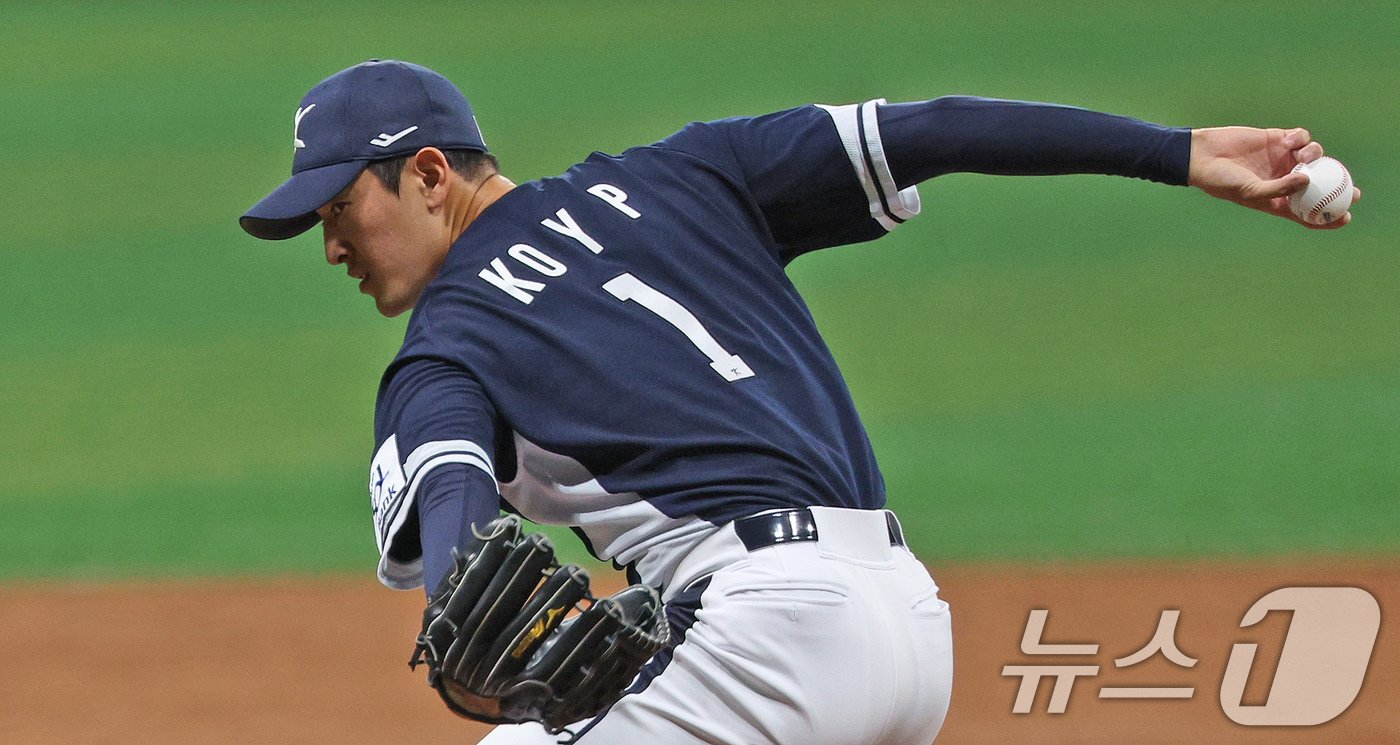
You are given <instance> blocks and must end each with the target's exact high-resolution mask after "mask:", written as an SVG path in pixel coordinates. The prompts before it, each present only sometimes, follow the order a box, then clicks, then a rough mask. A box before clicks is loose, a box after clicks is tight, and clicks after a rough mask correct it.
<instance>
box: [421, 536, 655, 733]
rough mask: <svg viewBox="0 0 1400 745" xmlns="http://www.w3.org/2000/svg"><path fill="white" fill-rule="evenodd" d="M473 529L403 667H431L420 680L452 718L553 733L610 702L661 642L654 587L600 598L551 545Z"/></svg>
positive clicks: (546, 541)
mask: <svg viewBox="0 0 1400 745" xmlns="http://www.w3.org/2000/svg"><path fill="white" fill-rule="evenodd" d="M472 533H473V535H474V540H473V541H472V543H471V545H469V546H468V547H467V551H466V553H465V555H464V554H460V553H457V552H455V551H454V557H453V558H454V560H455V568H454V570H453V572H452V574H450V575H448V576H447V577H446V578H445V579H444V580H443V583H442V585H440V586H439V587H438V588H437V590H436V591H435V592H434V593H433V596H432V599H431V600H430V601H429V603H428V608H427V610H426V611H424V612H423V633H421V634H419V636H418V645H417V647H416V648H415V649H414V652H413V659H412V660H410V661H409V666H410V667H417V666H418V665H419V664H420V663H424V662H426V663H427V665H428V684H429V685H431V686H433V687H434V688H436V689H437V690H438V693H439V694H440V695H441V696H442V700H443V701H445V702H446V703H447V707H448V708H449V709H451V710H452V711H454V712H456V713H458V714H460V715H462V716H464V717H468V718H471V719H476V720H479V721H483V722H491V723H494V724H503V723H512V722H526V721H534V722H540V723H542V724H543V725H544V726H545V728H546V729H548V730H549V731H550V732H553V733H558V732H560V731H562V730H563V728H564V727H565V726H566V725H568V724H571V723H573V722H577V721H580V720H583V719H587V718H589V717H592V716H594V715H596V714H598V713H600V712H602V711H603V710H604V709H606V708H607V707H609V706H611V705H612V704H613V702H615V701H617V699H618V698H620V697H621V696H622V693H623V691H625V690H626V689H627V686H628V685H629V684H630V683H631V682H632V679H633V678H635V677H636V676H637V672H638V671H639V670H641V668H642V665H644V664H646V661H647V660H649V659H651V656H652V655H654V654H656V653H657V652H658V651H660V650H661V649H662V648H663V647H665V646H666V643H667V641H668V639H669V632H668V626H667V624H666V614H665V612H664V610H663V606H662V604H661V598H660V597H658V596H657V594H656V591H655V590H653V589H651V588H650V587H647V586H645V585H633V586H631V587H629V588H627V589H625V590H623V591H622V592H619V593H618V594H616V595H613V596H612V597H610V598H605V599H602V600H597V599H594V597H593V595H592V594H591V593H589V591H588V573H587V572H585V571H583V570H582V569H580V568H579V567H577V566H574V565H572V564H570V565H565V566H562V567H561V566H559V564H558V562H557V561H555V559H554V547H553V546H551V545H550V543H549V539H547V538H545V537H544V536H543V535H538V534H536V535H524V534H522V533H521V529H520V521H519V520H518V519H516V518H514V517H503V518H500V519H498V520H493V521H491V522H490V523H488V524H487V525H486V527H485V529H483V530H482V531H480V532H478V531H477V530H476V529H475V528H473V529H472ZM575 610H578V611H579V612H578V614H577V615H571V614H572V613H573V611H575Z"/></svg>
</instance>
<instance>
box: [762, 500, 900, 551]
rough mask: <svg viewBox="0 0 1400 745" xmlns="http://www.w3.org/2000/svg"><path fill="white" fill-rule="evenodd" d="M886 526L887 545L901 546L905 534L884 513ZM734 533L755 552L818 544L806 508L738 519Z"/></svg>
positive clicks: (891, 516)
mask: <svg viewBox="0 0 1400 745" xmlns="http://www.w3.org/2000/svg"><path fill="white" fill-rule="evenodd" d="M884 512H885V524H886V525H888V526H889V532H890V545H891V546H903V545H904V531H903V530H901V529H900V527H899V521H898V520H896V519H895V517H894V513H893V512H890V511H888V510H885V511H884ZM734 532H735V534H737V535H738V536H739V540H740V541H742V542H743V544H744V548H747V549H748V550H750V551H757V550H758V549H760V548H768V547H769V546H776V545H778V544H780V543H798V542H801V541H815V540H817V521H816V520H814V519H813V518H812V512H811V511H810V510H808V509H807V508H805V507H802V508H798V509H792V510H778V511H777V512H765V513H763V514H761V515H750V516H749V517H741V518H739V519H738V520H735V521H734Z"/></svg>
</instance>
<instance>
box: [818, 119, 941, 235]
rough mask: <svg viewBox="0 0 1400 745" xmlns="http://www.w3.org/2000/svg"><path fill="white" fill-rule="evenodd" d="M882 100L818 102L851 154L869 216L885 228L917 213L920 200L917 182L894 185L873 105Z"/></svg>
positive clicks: (847, 155)
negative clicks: (837, 103) (857, 102)
mask: <svg viewBox="0 0 1400 745" xmlns="http://www.w3.org/2000/svg"><path fill="white" fill-rule="evenodd" d="M882 103H885V99H883V98H877V99H874V100H873V101H866V102H865V103H863V104H859V105H857V104H848V105H845V106H828V105H826V104H817V106H818V107H820V108H821V109H823V110H824V111H826V113H827V114H829V115H830V116H831V121H832V123H833V124H835V125H836V132H837V134H838V135H839V136H840V137H841V144H842V146H843V147H844V148H845V150H846V157H847V158H850V161H851V166H852V167H853V168H855V171H856V178H857V179H858V180H859V181H860V186H861V189H863V190H864V191H865V198H866V200H868V202H869V204H870V216H871V217H872V218H874V219H875V221H876V222H878V223H880V226H881V227H883V228H884V229H885V230H886V231H890V230H894V229H895V228H897V227H899V224H900V223H902V222H904V221H905V220H908V219H909V218H911V217H913V216H915V215H917V214H919V210H920V208H921V204H920V201H919V188H918V186H910V187H908V188H906V189H896V188H895V186H896V185H895V182H894V176H893V175H892V174H891V173H890V165H889V162H888V161H887V160H886V159H885V148H884V144H883V143H882V142H881V141H880V124H879V120H878V119H877V118H876V108H877V107H878V106H879V105H880V104H882Z"/></svg>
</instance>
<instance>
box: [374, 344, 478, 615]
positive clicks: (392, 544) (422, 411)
mask: <svg viewBox="0 0 1400 745" xmlns="http://www.w3.org/2000/svg"><path fill="white" fill-rule="evenodd" d="M374 429H375V452H374V457H373V459H372V460H371V463H370V471H369V495H370V503H371V507H372V510H373V516H374V531H375V541H376V545H377V546H378V549H379V555H380V559H379V569H378V575H379V581H380V582H382V583H383V584H384V585H385V586H387V587H390V588H393V589H396V590H408V589H413V588H415V587H418V586H420V585H423V584H424V582H425V571H424V567H425V561H424V556H425V554H426V555H427V556H428V561H427V562H426V564H427V566H428V568H429V569H431V570H432V571H431V572H430V574H432V575H434V577H435V576H436V575H440V574H442V573H443V571H444V568H445V567H446V566H447V563H448V556H450V549H451V547H452V546H453V545H455V544H456V543H458V542H459V541H460V539H461V537H462V536H463V535H465V534H466V533H467V531H469V529H470V525H471V524H472V523H473V522H476V523H484V522H486V521H488V520H490V519H492V518H494V517H495V516H496V515H497V514H498V510H499V504H500V496H499V492H498V491H497V482H496V477H495V465H494V462H493V461H494V449H495V445H496V442H497V440H498V437H497V432H498V429H500V428H499V426H498V422H497V416H496V411H495V408H494V407H493V406H492V404H491V402H490V400H489V399H488V398H487V396H486V394H485V392H484V391H483V390H482V388H481V385H480V384H479V383H478V382H477V381H476V379H475V378H473V377H472V376H471V374H470V373H469V372H468V371H466V370H465V369H463V368H462V367H460V366H458V365H455V364H453V363H451V362H447V361H444V360H440V359H435V358H425V357H418V358H406V359H405V358H400V359H399V360H397V361H395V363H394V364H393V365H391V366H390V368H389V370H388V371H387V372H385V374H384V378H383V380H382V381H381V383H380V388H379V400H378V403H377V405H376V406H375V424H374Z"/></svg>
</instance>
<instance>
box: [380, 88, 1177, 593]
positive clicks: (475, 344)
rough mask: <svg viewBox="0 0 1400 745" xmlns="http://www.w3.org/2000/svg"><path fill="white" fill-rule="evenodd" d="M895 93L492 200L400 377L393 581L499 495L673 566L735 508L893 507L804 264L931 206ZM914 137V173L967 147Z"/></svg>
mask: <svg viewBox="0 0 1400 745" xmlns="http://www.w3.org/2000/svg"><path fill="white" fill-rule="evenodd" d="M880 103H883V102H873V101H872V102H869V103H866V104H863V105H860V106H855V105H851V106H830V107H829V106H804V107H800V108H796V109H792V110H788V111H782V112H778V113H774V114H769V115H765V116H760V117H753V118H736V119H727V120H723V121H716V122H709V123H695V124H691V125H689V126H687V127H685V128H684V129H682V130H681V131H680V132H678V133H676V134H675V135H672V136H671V137H669V138H667V139H665V140H663V141H661V142H658V143H656V144H653V145H649V146H645V147H639V148H634V149H632V150H628V151H626V152H624V153H623V154H621V155H616V156H614V155H605V154H602V153H594V154H593V155H591V156H590V157H589V158H588V159H587V160H585V161H584V162H583V163H580V164H578V165H576V166H574V167H572V168H570V169H569V170H568V171H567V172H566V173H564V174H563V175H561V176H559V177H557V178H547V179H542V180H539V181H535V182H531V183H528V184H523V185H521V186H518V187H516V188H515V189H513V190H512V191H510V192H508V193H507V194H505V195H504V196H503V197H502V198H501V199H499V200H498V201H497V202H495V203H494V204H492V205H491V206H489V207H488V208H487V209H486V210H485V211H484V212H483V213H482V214H481V215H480V216H479V217H478V218H477V219H476V220H475V221H473V222H472V223H471V225H470V226H469V227H468V228H467V230H466V231H465V232H464V233H463V234H462V235H461V236H460V238H459V239H458V240H457V241H456V242H455V243H454V245H453V246H452V248H451V250H450V252H449V253H448V256H447V258H446V260H445V263H444V264H443V266H442V268H441V270H440V272H439V274H438V275H437V277H436V278H435V279H434V280H433V281H432V282H431V283H430V284H429V285H428V286H427V288H426V290H425V291H424V292H423V294H422V296H421V298H420V300H419V302H418V304H417V306H416V308H415V310H414V313H413V317H412V319H411V321H410V323H409V327H408V332H407V335H406V338H405V340H404V344H403V348H402V350H401V351H400V352H399V354H398V356H397V357H396V358H395V360H394V361H393V363H392V364H391V365H390V366H389V368H388V370H387V371H386V373H385V375H384V378H383V381H382V383H381V386H380V391H379V402H378V406H377V409H376V417H375V431H376V450H375V455H374V459H373V464H372V467H371V474H370V492H371V497H372V501H373V506H374V516H375V526H376V529H377V537H378V541H379V548H380V551H381V555H382V560H381V562H380V568H379V575H380V579H381V580H382V581H383V582H384V583H385V584H387V585H389V586H391V587H398V588H409V587H414V586H417V585H418V584H420V583H422V582H423V581H424V578H423V575H424V565H423V558H422V553H423V546H422V545H421V544H420V536H419V530H418V526H419V521H420V519H421V520H454V521H457V522H459V523H464V524H465V523H467V522H468V521H469V520H471V519H480V518H487V517H490V516H494V514H495V513H496V509H497V507H498V506H504V507H505V508H506V509H509V510H512V511H516V512H519V513H520V514H522V515H524V516H525V517H527V518H529V519H531V520H534V521H537V522H541V523H550V524H561V525H569V526H573V527H575V528H576V529H577V531H578V532H579V533H580V534H581V535H582V536H583V538H584V539H585V541H586V542H587V544H588V546H589V548H590V550H591V551H592V552H593V553H594V554H595V555H596V556H598V557H599V558H602V559H611V560H613V561H615V562H617V563H619V564H626V565H630V566H631V568H632V569H633V570H634V571H635V572H636V575H637V576H638V577H639V578H640V579H641V580H642V581H645V582H648V583H650V584H653V585H660V584H662V583H664V581H665V579H666V578H667V577H668V576H669V574H670V572H671V571H672V570H673V569H674V567H675V564H676V563H677V562H678V561H679V559H680V558H681V557H682V556H683V555H684V554H685V553H686V552H687V551H688V550H689V548H690V547H691V546H692V545H693V544H694V543H695V542H696V541H698V540H699V539H700V538H702V537H703V536H704V535H706V534H708V533H709V532H710V531H711V530H712V529H713V527H714V526H715V525H721V524H724V523H726V522H728V521H730V520H733V519H735V518H737V517H740V516H744V515H749V514H753V513H756V512H760V511H762V510H766V509H772V508H783V507H794V506H804V505H826V506H834V507H855V508H865V509H873V508H878V507H881V506H883V505H884V503H885V491H884V485H883V482H882V480H881V476H880V472H879V469H878V467H877V466H876V462H875V457H874V454H873V453H872V451H871V447H870V442H869V440H868V438H867V436H866V433H865V430H864V428H863V427H862V425H861V422H860V418H859V416H858V415H857V413H856V409H855V406H854V404H853V403H852V401H851V396H850V394H849V392H848V391H847V389H846V386H845V383H844V381H843V380H842V377H841V374H840V372H839V371H838V370H837V367H836V364H835V362H834V361H833V360H832V356H831V354H830V352H829V351H828V350H827V348H826V345H825V343H824V342H823V341H822V339H821V337H820V336H819V335H818V333H817V329H816V325H815V324H814V323H813V320H812V317H811V314H810V313H809V312H808V310H807V308H806V306H805V305H804V304H803V301H802V299H801V298H800V297H799V296H798V294H797V291H796V290H795V289H794V288H793V285H792V284H791V282H790V281H789V280H788V277H787V275H786V274H785V272H784V268H785V266H786V265H787V264H788V262H790V261H792V260H793V259H794V258H795V257H797V256H799V255H801V254H802V253H804V252H807V251H811V250H814V249H819V248H823V247H827V246H834V245H840V244H848V243H856V242H860V241H866V240H870V239H873V238H876V237H879V236H881V235H884V234H885V233H886V232H888V231H889V230H891V229H893V228H894V227H896V226H897V225H898V224H899V223H901V222H903V221H904V220H906V219H908V218H910V217H912V216H913V215H915V214H917V213H918V211H919V197H918V193H917V191H915V188H914V187H913V186H912V185H909V184H901V183H897V182H896V180H895V178H894V176H893V175H892V172H891V166H890V163H889V162H888V160H887V157H886V155H887V151H886V147H885V145H886V143H885V141H884V140H883V139H882V137H881V126H880V115H879V111H880V109H881V108H882V107H881V106H879V104H880ZM934 103H936V102H926V104H929V105H925V107H924V108H923V109H903V110H901V109H899V108H897V107H884V108H887V109H889V110H890V112H889V116H890V117H891V119H890V123H889V124H888V126H889V127H891V128H892V127H895V126H905V127H907V128H909V134H907V135H901V136H900V138H899V139H900V142H898V143H890V144H891V146H892V147H891V150H894V149H896V147H898V148H902V149H903V150H904V151H913V152H918V151H919V147H918V143H919V138H920V137H922V136H923V135H922V131H923V130H921V129H920V127H922V128H923V129H924V130H926V129H927V127H928V124H927V122H919V121H914V117H915V115H928V113H929V112H933V113H937V112H938V111H939V109H938V108H937V107H936V106H934V105H931V104H934ZM942 106H943V108H942V109H941V111H943V112H944V113H945V114H946V115H949V116H953V115H958V112H964V111H967V110H968V107H967V105H966V101H965V100H952V99H949V100H948V101H945V102H944V104H942ZM1006 108H1007V107H998V108H997V109H996V110H997V111H1001V110H1003V109H1006ZM1066 111H1078V110H1066ZM1013 113H1014V112H1013ZM977 116H979V117H981V118H980V119H978V121H983V122H985V121H987V119H986V117H987V116H989V114H984V113H981V112H978V113H977ZM898 122H904V124H899V123H898ZM916 125H917V126H916ZM1178 134H1179V133H1178ZM1013 139H1016V140H1018V141H1019V139H1020V138H1013ZM942 150H945V151H948V152H955V153H956V152H959V149H958V148H956V147H945V148H942ZM1174 152H1175V151H1174ZM908 160H909V163H907V164H905V170H906V171H907V172H909V173H910V174H911V175H910V176H908V177H907V178H910V179H911V180H912V179H914V178H919V177H927V176H928V175H932V174H933V173H935V172H937V171H938V170H939V169H943V168H946V167H947V166H946V165H945V164H939V163H935V162H932V161H930V162H929V163H921V161H919V159H918V158H916V157H913V156H910V157H909V158H908ZM1036 167H1040V166H1038V165H1037V166H1036ZM435 472H439V473H445V472H457V473H458V474H459V475H458V476H457V477H454V478H452V479H446V480H444V479H440V478H439V479H437V480H435V477H434V473H435ZM462 473H465V474H466V475H465V477H462V476H461V474H462ZM440 481H441V482H442V483H439V482H440ZM425 484H426V485H427V486H425ZM444 484H445V485H444ZM429 492H443V493H444V494H446V492H451V493H450V494H446V496H444V494H431V495H430V494H429ZM430 502H431V504H432V505H433V506H432V507H424V508H423V509H420V506H421V505H423V504H428V503H430ZM445 502H450V503H452V504H454V505H455V506H454V507H452V508H451V509H449V510H448V511H447V512H444V513H441V514H444V515H450V517H446V518H440V517H433V516H432V514H430V510H436V509H437V506H440V505H441V504H443V503H445ZM453 534H454V535H456V532H455V528H454V532H453ZM444 553H445V552H444ZM434 559H435V560H437V561H438V564H437V569H435V570H434V571H430V572H428V575H429V578H430V579H431V578H433V576H434V575H436V576H440V575H441V574H442V573H444V570H443V569H442V566H443V557H437V556H434V557H432V559H430V561H431V560H434Z"/></svg>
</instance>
